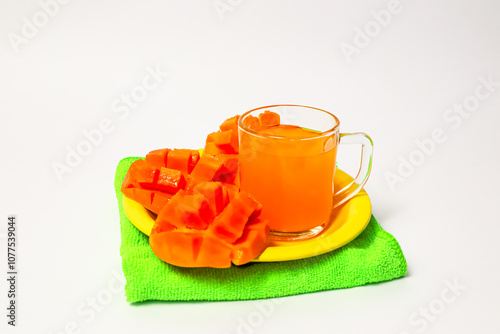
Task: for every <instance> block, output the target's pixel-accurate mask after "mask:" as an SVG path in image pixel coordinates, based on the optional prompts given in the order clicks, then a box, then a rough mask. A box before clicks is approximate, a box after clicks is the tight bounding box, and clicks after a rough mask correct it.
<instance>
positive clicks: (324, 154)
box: [239, 124, 337, 232]
mask: <svg viewBox="0 0 500 334" xmlns="http://www.w3.org/2000/svg"><path fill="white" fill-rule="evenodd" d="M336 154H337V139H336V135H335V134H333V135H330V136H322V135H321V134H320V133H317V132H315V131H311V130H309V129H304V128H301V127H298V126H294V125H285V124H280V125H277V126H272V127H269V128H264V129H260V130H258V131H257V134H251V133H247V132H244V131H241V132H240V157H239V159H240V168H241V170H240V177H241V180H240V182H241V189H242V190H244V191H247V192H249V193H251V194H252V195H253V196H254V197H255V198H256V199H257V200H258V201H259V202H261V203H262V205H263V209H262V215H261V217H262V219H269V227H270V229H271V230H272V231H279V232H302V231H307V230H310V229H312V228H315V227H317V226H320V225H322V224H323V223H325V222H326V221H327V220H328V217H329V216H330V212H331V210H332V204H333V203H332V201H333V173H334V170H335V159H336Z"/></svg>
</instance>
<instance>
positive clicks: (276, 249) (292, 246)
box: [123, 168, 372, 262]
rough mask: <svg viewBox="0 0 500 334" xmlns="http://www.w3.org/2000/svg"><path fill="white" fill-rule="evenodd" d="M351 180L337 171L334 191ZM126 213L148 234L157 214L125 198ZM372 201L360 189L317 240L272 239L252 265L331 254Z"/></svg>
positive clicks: (364, 218) (359, 226) (358, 225)
mask: <svg viewBox="0 0 500 334" xmlns="http://www.w3.org/2000/svg"><path fill="white" fill-rule="evenodd" d="M350 182H352V178H351V177H350V176H349V175H347V174H346V173H344V172H343V171H341V170H340V169H338V168H337V170H336V171H335V179H334V185H335V189H342V188H343V187H344V186H345V185H347V184H349V183H350ZM123 209H124V210H125V214H126V215H127V217H128V218H129V219H130V221H131V222H132V224H134V225H135V226H136V227H137V228H138V229H139V230H140V231H141V232H143V233H144V234H146V235H149V234H150V233H151V229H152V228H153V224H154V220H155V217H156V215H155V214H154V213H152V212H151V211H149V210H147V209H146V208H145V207H143V206H142V205H140V204H139V203H137V202H135V201H134V200H131V199H130V198H128V197H125V196H124V197H123ZM371 209H372V206H371V202H370V198H369V197H368V194H367V193H366V192H365V190H364V189H362V190H361V191H360V192H359V193H358V194H357V195H356V196H354V197H353V198H352V199H351V200H349V201H348V202H347V203H345V204H344V205H342V206H340V207H338V208H336V209H334V210H332V214H331V216H330V223H329V225H328V226H327V227H326V228H325V230H324V231H323V232H322V233H321V234H320V235H318V236H317V237H314V238H311V239H308V240H305V241H276V240H272V241H271V244H270V245H269V247H267V249H266V250H265V251H264V252H263V253H262V254H261V255H260V256H259V257H258V258H256V259H255V260H253V261H252V262H275V261H289V260H298V259H304V258H308V257H312V256H316V255H320V254H324V253H327V252H330V251H332V250H334V249H337V248H339V247H342V246H344V245H345V244H347V243H348V242H350V241H351V240H353V239H354V238H356V237H357V236H358V235H359V234H360V233H361V232H363V230H364V229H365V227H366V225H368V222H369V221H370V217H371Z"/></svg>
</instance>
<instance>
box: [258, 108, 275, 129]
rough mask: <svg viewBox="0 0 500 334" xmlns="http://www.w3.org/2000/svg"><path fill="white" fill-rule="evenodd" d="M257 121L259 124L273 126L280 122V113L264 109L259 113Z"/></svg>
mask: <svg viewBox="0 0 500 334" xmlns="http://www.w3.org/2000/svg"><path fill="white" fill-rule="evenodd" d="M259 122H260V125H261V126H275V125H279V124H280V115H279V114H277V113H275V112H272V111H269V110H266V111H264V112H263V113H261V114H259Z"/></svg>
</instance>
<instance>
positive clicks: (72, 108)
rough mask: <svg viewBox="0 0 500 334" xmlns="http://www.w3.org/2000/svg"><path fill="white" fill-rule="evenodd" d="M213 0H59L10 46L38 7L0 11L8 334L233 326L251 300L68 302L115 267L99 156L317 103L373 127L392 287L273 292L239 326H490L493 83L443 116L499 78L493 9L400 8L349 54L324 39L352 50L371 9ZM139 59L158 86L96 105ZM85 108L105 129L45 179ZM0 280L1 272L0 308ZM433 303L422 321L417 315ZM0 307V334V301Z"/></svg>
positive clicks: (498, 30) (479, 5)
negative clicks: (157, 72)
mask: <svg viewBox="0 0 500 334" xmlns="http://www.w3.org/2000/svg"><path fill="white" fill-rule="evenodd" d="M223 1H224V2H225V3H227V1H229V0H223ZM232 3H233V4H236V5H235V6H233V7H234V8H233V10H232V11H230V12H226V13H225V14H224V20H221V19H220V17H219V16H218V14H217V11H216V10H215V9H214V7H213V2H212V0H206V1H130V0H129V1H105V2H103V1H77V0H74V1H71V2H70V3H68V4H66V5H61V8H60V10H59V12H58V13H57V15H55V16H54V17H53V18H50V20H49V22H48V23H47V25H46V26H44V27H43V28H40V29H39V31H38V33H37V34H36V35H35V36H34V37H33V38H31V39H29V41H28V43H27V44H23V45H21V46H20V48H19V49H20V50H19V52H18V53H16V52H15V51H14V49H13V48H12V46H11V44H10V43H9V40H8V38H7V34H8V33H10V32H13V33H17V34H20V33H21V28H22V25H23V21H22V20H23V17H26V18H31V17H32V16H33V15H34V14H35V13H37V12H38V11H39V10H40V7H39V4H38V2H36V1H2V2H1V3H0V22H2V25H1V27H0V36H2V39H1V45H0V73H1V77H0V88H1V94H0V106H1V109H2V111H1V119H0V122H1V124H2V131H1V132H0V142H1V144H0V150H1V151H0V152H1V156H2V164H1V167H0V169H1V172H0V183H1V184H2V192H1V194H0V203H1V204H0V222H1V224H2V227H1V233H4V232H5V230H6V217H7V215H8V214H16V215H17V217H18V222H19V225H20V228H19V229H20V231H19V235H20V237H19V239H20V240H19V248H18V253H19V272H20V277H19V286H18V289H19V300H18V303H19V307H20V309H19V318H18V327H17V328H15V329H12V328H8V330H9V332H12V333H35V332H36V333H47V334H48V333H61V332H63V333H64V332H65V327H66V326H67V325H68V324H69V326H70V327H71V323H72V322H74V323H76V324H77V326H78V327H79V330H80V332H81V333H109V332H113V333H138V332H149V333H158V332H160V331H161V332H168V333H201V332H203V333H238V331H239V332H242V331H241V328H239V327H238V326H240V324H239V321H240V320H241V319H248V318H249V317H257V319H258V317H259V315H256V314H257V313H258V312H261V311H259V309H258V307H257V304H256V303H255V302H252V301H247V302H219V303H147V304H144V305H129V304H127V303H126V302H125V299H124V294H123V290H122V289H123V288H122V289H121V290H120V291H119V292H117V293H114V294H111V296H112V300H111V301H110V302H109V303H108V304H107V305H105V306H104V307H103V309H102V310H101V311H98V312H96V314H95V317H94V318H93V319H91V320H89V318H90V314H89V313H85V311H88V310H89V307H88V306H86V305H85V304H84V303H86V301H87V299H88V298H95V297H96V296H97V295H100V294H101V295H104V294H105V293H106V291H105V290H106V289H107V287H108V284H109V283H115V278H114V277H115V276H114V274H113V273H117V275H118V276H122V272H121V262H120V255H119V245H120V235H119V217H118V210H117V207H116V199H115V195H114V191H113V176H114V172H115V167H116V164H117V163H118V161H119V160H120V159H121V158H123V157H127V156H134V155H144V154H145V153H146V152H148V151H149V150H151V149H154V148H159V147H166V146H168V147H193V148H196V147H200V146H201V145H202V144H203V141H204V138H205V136H206V134H208V133H209V132H211V131H213V130H214V129H216V128H217V125H218V124H219V123H220V122H221V121H222V120H223V119H225V118H226V117H229V116H231V115H233V114H237V113H242V112H244V111H246V110H249V109H251V108H255V107H259V106H264V105H268V104H275V103H297V104H305V105H310V106H315V107H319V108H323V109H326V110H330V111H332V112H334V113H335V114H336V115H337V116H338V117H339V118H340V120H341V123H342V124H341V130H342V131H343V132H351V131H363V132H366V133H368V134H370V135H371V136H372V138H373V140H374V143H375V158H374V165H373V171H372V175H371V178H370V180H369V181H368V185H367V186H366V189H367V191H368V193H369V195H370V197H371V199H372V203H373V213H374V215H375V216H376V217H377V219H378V220H379V222H380V224H381V225H382V226H383V228H384V229H386V230H387V231H389V232H390V233H392V234H393V235H395V236H396V238H397V240H398V241H399V242H400V244H401V246H402V249H403V251H404V254H405V255H406V258H407V261H408V268H409V269H408V275H407V277H405V278H403V279H399V280H396V281H391V282H387V283H382V284H374V285H369V286H363V287H358V288H353V289H347V290H338V291H327V292H319V293H314V294H307V295H300V296H293V297H287V298H283V299H281V300H280V301H281V303H280V304H279V305H275V307H274V309H273V311H272V312H271V314H270V315H269V316H268V315H265V316H264V317H263V319H264V320H263V322H262V324H259V325H258V326H257V327H253V328H250V329H248V328H247V331H246V332H248V333H304V332H305V331H307V330H309V329H310V328H311V327H314V328H315V331H316V332H327V333H333V332H335V333H352V334H354V333H356V334H357V333H384V334H385V333H398V334H401V333H411V334H413V333H421V332H425V333H445V332H446V333H471V332H474V333H494V332H498V328H499V327H500V322H499V320H498V319H499V318H498V314H499V312H500V306H499V305H500V304H499V303H498V300H499V298H500V291H499V288H498V282H499V280H500V271H499V265H498V263H499V261H498V254H499V251H500V246H499V242H498V234H499V232H500V227H499V221H498V214H497V210H498V203H499V202H500V195H499V194H498V187H499V186H500V178H499V176H498V166H499V164H500V155H499V151H500V144H499V141H498V140H497V138H496V137H497V136H496V131H497V128H498V124H499V123H500V114H499V106H500V87H497V88H496V90H495V91H494V92H493V93H492V94H491V96H490V97H489V98H487V99H485V100H484V101H481V103H480V105H479V107H478V108H477V110H475V111H474V112H472V113H471V115H470V117H468V118H466V119H464V121H463V123H462V124H461V125H460V126H458V127H457V128H456V129H454V128H452V125H453V123H449V122H448V123H447V122H446V121H444V120H443V115H444V114H445V112H446V110H447V109H448V108H450V107H453V105H454V104H460V103H462V102H463V101H464V99H465V98H466V97H467V96H469V95H471V94H474V91H475V87H476V86H477V85H478V83H479V81H478V78H479V77H484V78H486V77H488V75H490V74H492V75H493V78H494V79H495V80H496V81H500V62H499V59H500V38H499V37H500V20H498V14H499V13H500V3H498V2H495V1H486V0H484V1H451V0H450V1H440V2H435V1H413V2H412V1H402V2H401V8H402V10H401V12H400V13H399V14H397V15H393V17H392V20H391V22H390V24H389V25H388V26H387V27H385V28H383V29H382V30H381V32H380V33H379V35H378V36H376V37H374V38H373V39H372V41H371V43H370V44H369V45H368V46H367V47H366V48H364V49H362V50H361V51H360V53H359V54H355V55H353V56H352V61H351V62H350V63H348V62H347V60H346V58H345V57H344V56H343V54H342V52H341V49H340V45H341V43H342V42H347V43H351V44H352V43H353V37H354V32H355V28H356V27H359V28H361V29H363V28H364V26H365V24H367V23H369V22H370V21H373V18H372V16H371V14H370V13H371V11H380V10H382V9H384V8H387V6H388V4H387V2H385V1H375V2H370V3H369V4H368V3H365V4H360V3H351V2H349V1H284V0H282V1H241V2H240V3H239V4H238V1H236V0H232ZM30 20H31V19H30ZM156 65H158V66H159V67H160V68H161V69H162V70H165V71H167V70H168V72H169V73H170V77H169V78H168V79H166V80H164V81H163V83H161V84H160V85H159V86H158V87H157V88H156V89H154V90H153V91H151V92H150V94H149V95H148V96H147V98H146V99H145V100H144V101H143V102H141V103H140V105H139V106H138V107H137V108H136V109H134V110H132V111H131V112H130V114H129V115H128V117H125V118H124V119H120V118H119V117H118V116H119V114H117V113H114V112H113V110H112V105H113V102H114V101H115V100H116V99H119V98H120V95H121V94H123V93H129V92H130V91H131V90H132V89H133V88H134V87H136V86H137V85H139V84H141V81H142V78H143V77H144V76H145V75H146V73H147V72H146V68H147V67H148V66H151V67H152V68H154V67H155V66H156ZM104 118H109V119H111V120H112V121H113V125H114V128H113V131H112V132H111V133H109V134H106V135H105V136H104V138H103V140H102V143H100V144H99V145H98V146H97V147H94V148H93V150H92V152H91V154H89V155H88V156H87V157H84V159H83V161H82V162H81V163H80V164H79V165H78V166H77V167H75V168H74V169H73V170H72V172H71V173H67V174H64V175H63V180H62V182H59V181H58V179H57V177H56V175H55V173H54V171H53V169H52V164H53V162H54V161H58V162H64V159H65V156H66V146H70V147H72V148H73V149H74V148H75V147H76V146H77V145H78V144H79V143H80V142H81V141H82V140H84V139H85V137H84V136H83V134H82V131H83V130H90V129H92V128H95V127H97V126H98V124H99V122H100V121H101V120H102V119H104ZM436 128H442V129H443V131H444V132H445V134H446V136H447V139H446V141H445V142H443V143H440V144H438V145H437V146H436V148H435V151H434V152H433V153H432V154H431V155H430V156H429V157H427V158H426V160H425V161H424V163H422V164H421V165H420V166H418V167H417V168H416V170H415V171H414V172H413V174H411V175H410V176H408V177H407V178H406V179H405V182H404V183H399V184H397V185H396V186H395V189H394V191H393V190H391V188H390V186H389V184H388V182H387V181H386V179H385V176H384V175H385V174H386V173H387V172H388V171H392V172H396V169H397V168H398V164H399V160H398V157H399V156H402V157H404V158H408V157H409V156H410V154H412V152H414V151H415V149H416V148H417V147H416V145H415V143H414V141H415V140H422V139H424V138H430V136H431V133H432V131H433V130H434V129H436ZM347 151H348V150H346V151H345V152H347ZM346 154H347V155H349V154H348V153H344V155H346ZM350 156H353V157H354V159H355V158H357V156H356V155H354V154H351V155H350ZM343 161H344V162H341V163H340V165H341V166H347V162H346V159H343ZM344 164H345V165H344ZM354 165H355V163H353V164H352V166H354ZM345 168H347V167H345ZM347 169H348V170H349V168H347ZM1 242H2V246H1V249H2V251H1V254H2V255H1V256H0V265H1V268H3V269H2V272H5V270H4V268H5V264H6V259H5V255H4V254H5V252H4V250H5V238H3V239H2V240H1ZM2 277H3V276H2ZM445 280H450V281H454V280H458V282H459V283H460V284H462V285H464V286H465V287H466V288H465V290H463V291H460V292H459V295H458V297H456V298H454V301H452V302H449V303H444V302H442V301H439V300H441V298H445V299H446V300H447V301H449V299H450V298H451V297H452V295H450V294H446V293H447V291H448V290H446V289H447V287H446V284H445V283H444V281H445ZM6 290H7V286H6V281H5V280H4V279H2V280H0V295H1V296H2V298H1V301H2V305H5V303H6V297H5V295H6ZM103 291H104V292H103ZM443 293H444V296H445V297H441V295H442V294H443ZM82 304H84V305H83V306H82ZM440 305H445V307H444V309H437V310H436V309H435V310H434V311H435V312H437V313H439V314H438V315H436V316H435V317H433V318H432V320H422V319H424V318H422V317H421V316H420V315H419V312H421V311H422V310H423V309H424V308H429V306H430V307H434V308H436V307H439V306H440ZM79 307H83V309H81V310H80V311H83V312H84V313H83V314H82V313H81V312H78V311H77V309H78V308H79ZM1 308H2V309H5V308H4V306H2V307H1ZM415 312H416V313H417V315H415ZM259 314H262V313H259ZM412 317H415V318H412ZM0 318H1V319H2V320H1V324H0V328H2V330H1V332H2V333H4V332H5V331H4V330H5V329H6V328H7V325H6V318H5V316H4V311H2V314H1V317H0ZM412 319H413V321H412ZM87 320H89V321H87ZM245 321H246V320H245ZM424 325H428V326H424ZM9 327H10V326H9ZM424 327H425V328H424ZM66 332H71V331H66ZM75 332H78V331H75ZM244 332H245V331H243V333H244Z"/></svg>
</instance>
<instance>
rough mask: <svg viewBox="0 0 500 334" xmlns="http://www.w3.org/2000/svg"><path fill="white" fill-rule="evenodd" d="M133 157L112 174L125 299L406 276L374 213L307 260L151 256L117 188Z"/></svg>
mask: <svg viewBox="0 0 500 334" xmlns="http://www.w3.org/2000/svg"><path fill="white" fill-rule="evenodd" d="M137 159H139V158H137V157H130V158H125V159H123V160H122V161H120V163H119V164H118V167H117V169H116V175H115V190H116V196H117V198H118V206H119V210H120V225H121V236H122V244H121V249H120V253H121V256H122V267H123V273H124V275H125V278H126V280H127V283H126V285H125V294H126V297H127V301H128V302H131V303H134V302H141V301H145V300H166V301H173V300H245V299H260V298H273V297H282V296H289V295H296V294H301V293H308V292H314V291H321V290H330V289H341V288H349V287H354V286H359V285H363V284H367V283H374V282H381V281H388V280H391V279H394V278H398V277H402V276H405V274H406V260H405V258H404V255H403V253H402V251H401V248H400V247H399V244H398V242H397V241H396V239H394V237H393V236H392V235H390V234H389V233H387V232H385V231H384V230H382V228H381V227H380V225H379V224H378V223H377V221H376V220H375V218H374V217H373V216H372V217H371V220H370V223H369V224H368V226H367V227H366V229H365V230H364V231H363V233H361V234H360V235H359V236H358V237H357V238H356V239H355V240H353V241H351V242H350V243H349V244H347V245H346V246H344V247H342V248H339V249H337V250H334V251H332V252H329V253H326V254H323V255H319V256H315V257H312V258H308V259H303V260H294V261H285V262H267V263H250V264H247V265H244V266H240V267H237V266H234V265H233V266H232V267H231V268H227V269H214V268H180V267H176V266H172V265H169V264H167V263H165V262H163V261H161V260H160V259H158V258H157V257H156V256H155V255H154V254H153V252H152V251H151V248H150V247H149V241H148V236H146V235H144V234H143V233H141V232H140V231H139V230H138V229H137V228H136V227H135V226H134V225H133V224H132V223H131V222H130V220H129V219H128V218H127V216H126V215H125V212H124V211H123V207H122V196H123V195H122V192H121V191H120V186H121V183H122V181H123V178H124V177H125V174H126V173H127V170H128V168H129V166H130V165H131V164H132V162H133V161H135V160H137Z"/></svg>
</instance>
